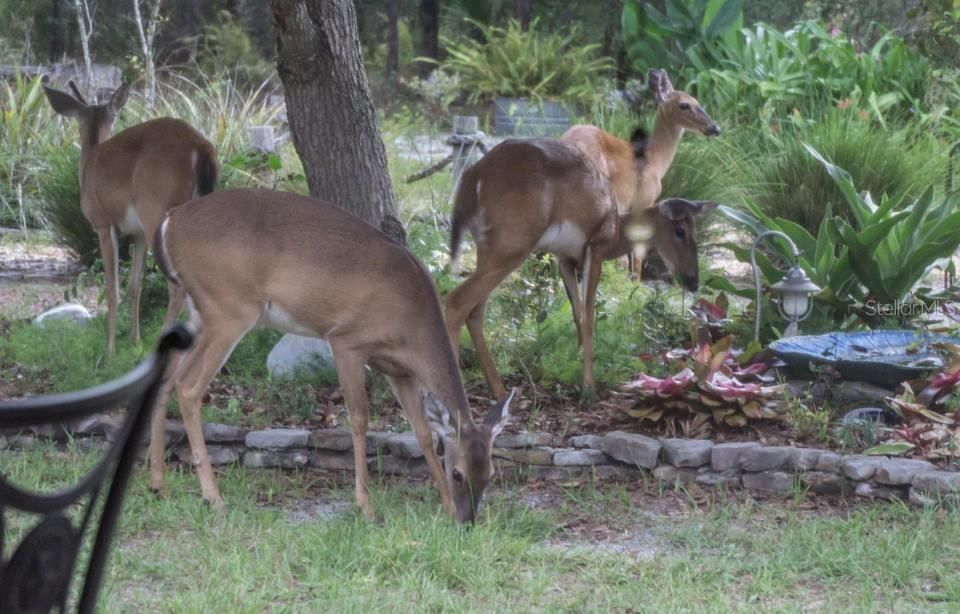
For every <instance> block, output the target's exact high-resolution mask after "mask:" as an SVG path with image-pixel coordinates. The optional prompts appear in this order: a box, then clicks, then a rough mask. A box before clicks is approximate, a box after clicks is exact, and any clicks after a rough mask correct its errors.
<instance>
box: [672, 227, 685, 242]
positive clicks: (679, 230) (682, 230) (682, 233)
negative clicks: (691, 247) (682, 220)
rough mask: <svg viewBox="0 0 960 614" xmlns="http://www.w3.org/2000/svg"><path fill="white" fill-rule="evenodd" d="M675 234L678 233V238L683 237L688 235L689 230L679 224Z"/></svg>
mask: <svg viewBox="0 0 960 614" xmlns="http://www.w3.org/2000/svg"><path fill="white" fill-rule="evenodd" d="M673 234H675V235H677V238H678V239H682V238H684V237H685V236H687V230H686V229H685V228H684V227H683V226H677V227H676V229H675V230H674V231H673Z"/></svg>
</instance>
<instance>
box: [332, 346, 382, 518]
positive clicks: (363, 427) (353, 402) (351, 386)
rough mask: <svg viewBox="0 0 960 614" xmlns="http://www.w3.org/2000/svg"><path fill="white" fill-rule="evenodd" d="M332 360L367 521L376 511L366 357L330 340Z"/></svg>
mask: <svg viewBox="0 0 960 614" xmlns="http://www.w3.org/2000/svg"><path fill="white" fill-rule="evenodd" d="M331 347H332V348H333V362H334V365H335V366H336V369H337V379H338V380H340V389H341V390H342V391H343V400H344V401H345V402H346V404H347V411H348V412H349V414H350V432H351V433H352V434H353V474H354V478H355V479H356V497H357V506H358V507H359V508H360V511H362V512H363V515H364V516H366V518H367V520H376V518H377V514H376V512H374V510H373V505H372V504H371V503H370V490H369V488H368V487H367V483H368V482H369V471H368V469H367V423H368V421H369V419H370V414H369V406H368V399H367V388H366V374H365V372H364V367H365V365H366V360H365V359H364V358H363V357H361V356H358V355H357V354H356V353H354V352H350V351H343V350H341V351H338V350H337V346H336V345H335V343H334V341H332V340H331Z"/></svg>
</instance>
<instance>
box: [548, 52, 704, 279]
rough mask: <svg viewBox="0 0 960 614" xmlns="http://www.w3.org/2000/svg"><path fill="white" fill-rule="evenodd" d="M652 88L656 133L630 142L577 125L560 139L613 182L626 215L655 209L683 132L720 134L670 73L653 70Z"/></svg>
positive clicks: (633, 267) (636, 267)
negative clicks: (676, 85)
mask: <svg viewBox="0 0 960 614" xmlns="http://www.w3.org/2000/svg"><path fill="white" fill-rule="evenodd" d="M647 86H648V88H649V89H650V92H651V93H652V94H653V97H654V99H655V100H656V101H657V117H656V121H655V122H654V126H653V135H651V136H650V137H649V138H647V136H646V135H645V134H644V133H643V131H642V130H638V131H636V132H634V134H633V136H632V137H631V139H630V142H629V143H628V142H627V141H624V140H623V139H618V138H617V137H615V136H613V135H612V134H609V133H608V132H604V131H603V130H601V129H600V128H597V127H596V126H584V125H579V126H573V127H572V128H570V129H569V130H567V131H566V132H565V133H564V134H563V136H561V137H560V140H561V141H564V142H565V143H569V144H571V145H574V146H576V147H577V148H579V149H580V150H581V151H582V152H583V153H584V155H586V156H587V157H588V158H590V160H592V161H593V163H594V164H595V165H596V166H597V168H598V169H600V173H601V174H602V175H603V176H604V177H605V178H606V179H607V180H608V181H609V182H610V186H611V190H612V191H613V198H614V201H615V202H616V205H617V210H618V211H620V213H621V214H626V213H628V212H630V211H633V212H635V213H636V212H639V211H642V210H644V209H648V208H650V207H652V206H653V204H654V203H655V202H656V200H657V199H658V198H659V197H660V191H661V183H660V182H661V181H662V180H663V176H664V175H666V174H667V170H669V168H670V165H671V164H672V163H673V158H674V157H675V156H676V155H677V147H678V146H679V145H680V138H681V137H682V136H683V132H684V130H696V131H697V132H701V133H703V134H705V135H706V136H717V135H719V134H720V126H718V125H717V123H716V122H714V121H713V120H712V119H711V118H710V116H709V115H707V113H706V111H704V110H703V108H702V107H701V106H700V103H699V102H697V101H696V99H695V98H693V97H692V96H690V95H689V94H686V93H684V92H678V91H676V90H674V89H673V85H672V84H671V83H670V79H669V77H667V73H666V72H665V71H663V70H657V69H650V70H649V71H648V72H647ZM628 257H629V258H630V265H629V266H630V272H631V274H633V276H634V277H635V278H637V279H639V278H640V258H637V257H636V254H633V253H632V252H631V253H630V254H628Z"/></svg>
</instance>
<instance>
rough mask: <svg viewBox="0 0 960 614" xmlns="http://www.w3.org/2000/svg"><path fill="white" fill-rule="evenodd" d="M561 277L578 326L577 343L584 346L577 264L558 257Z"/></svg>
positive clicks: (574, 321) (574, 320)
mask: <svg viewBox="0 0 960 614" xmlns="http://www.w3.org/2000/svg"><path fill="white" fill-rule="evenodd" d="M557 264H558V265H559V266H560V277H561V279H563V289H564V290H566V292H567V298H568V299H569V300H570V309H571V310H572V311H573V323H574V324H575V325H576V326H577V343H578V344H580V345H583V331H582V330H581V328H580V313H581V312H582V311H583V305H582V303H581V300H580V299H581V297H580V284H579V283H578V282H577V264H576V262H574V261H573V260H571V259H569V258H563V257H558V258H557Z"/></svg>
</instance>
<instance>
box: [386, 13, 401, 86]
mask: <svg viewBox="0 0 960 614" xmlns="http://www.w3.org/2000/svg"><path fill="white" fill-rule="evenodd" d="M399 72H400V0H387V79H389V80H390V82H394V81H396V80H397V74H398V73H399Z"/></svg>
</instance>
